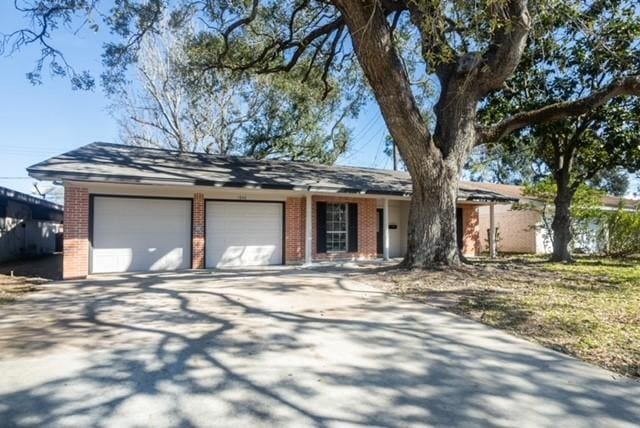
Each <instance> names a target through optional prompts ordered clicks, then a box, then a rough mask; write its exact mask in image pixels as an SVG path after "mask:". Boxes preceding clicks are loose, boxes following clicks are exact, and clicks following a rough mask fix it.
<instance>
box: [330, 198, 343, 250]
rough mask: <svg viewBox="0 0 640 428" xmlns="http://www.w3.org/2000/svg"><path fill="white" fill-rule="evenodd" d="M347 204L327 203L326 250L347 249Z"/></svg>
mask: <svg viewBox="0 0 640 428" xmlns="http://www.w3.org/2000/svg"><path fill="white" fill-rule="evenodd" d="M347 231H348V228H347V204H327V252H340V251H347V236H348V232H347Z"/></svg>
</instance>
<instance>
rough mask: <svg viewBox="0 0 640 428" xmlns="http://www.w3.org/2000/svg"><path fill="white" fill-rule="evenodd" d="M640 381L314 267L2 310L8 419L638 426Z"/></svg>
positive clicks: (118, 285)
mask: <svg viewBox="0 0 640 428" xmlns="http://www.w3.org/2000/svg"><path fill="white" fill-rule="evenodd" d="M637 424H640V383H638V382H635V381H631V380H628V379H621V378H618V377H617V376H616V375H614V374H612V373H610V372H607V371H605V370H600V369H598V368H596V367H593V366H590V365H588V364H584V363H582V362H579V361H577V360H575V359H573V358H570V357H567V356H564V355H562V354H559V353H556V352H553V351H550V350H547V349H544V348H542V347H540V346H537V345H534V344H531V343H528V342H526V341H523V340H520V339H517V338H514V337H512V336H510V335H508V334H506V333H503V332H501V331H498V330H494V329H491V328H489V327H486V326H483V325H481V324H478V323H475V322H472V321H469V320H466V319H464V318H461V317H458V316H455V315H452V314H449V313H446V312H443V311H441V310H438V309H435V308H432V307H429V306H426V305H423V304H419V303H414V302H410V301H404V300H400V299H398V298H395V297H391V296H388V295H386V294H383V293H381V292H380V291H378V290H377V289H374V288H372V287H370V286H367V285H364V284H361V283H358V282H356V281H355V280H353V279H350V278H349V276H348V275H346V274H340V273H337V272H333V273H331V272H329V273H327V272H314V271H304V270H286V269H284V270H275V271H253V272H219V273H215V274H212V273H208V272H201V273H192V272H190V273H172V274H158V275H128V276H117V277H116V276H114V277H100V278H98V279H93V280H89V281H83V282H62V283H52V284H49V285H47V286H46V287H45V290H44V291H42V292H38V293H35V294H32V295H30V296H29V297H27V298H26V299H24V300H22V301H20V302H18V303H15V304H12V305H8V306H2V307H0V426H2V427H7V426H47V427H51V426H69V427H72V426H73V427H78V426H86V427H89V426H98V427H102V426H109V427H134V426H153V427H164V426H173V427H175V426H180V427H190V426H296V427H301V426H433V425H437V426H518V427H526V426H553V427H558V426H570V427H580V426H585V427H586V426H594V427H595V426H600V427H602V426H607V427H615V426H621V427H622V426H629V427H631V426H636V425H637Z"/></svg>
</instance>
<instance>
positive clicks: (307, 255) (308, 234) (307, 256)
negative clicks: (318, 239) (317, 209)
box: [304, 193, 313, 265]
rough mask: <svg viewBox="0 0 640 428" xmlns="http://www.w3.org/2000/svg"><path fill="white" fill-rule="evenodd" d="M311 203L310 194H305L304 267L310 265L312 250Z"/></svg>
mask: <svg viewBox="0 0 640 428" xmlns="http://www.w3.org/2000/svg"><path fill="white" fill-rule="evenodd" d="M312 207H313V204H312V201H311V193H307V207H306V215H305V217H306V219H305V222H304V225H305V230H304V236H305V241H304V242H305V245H304V263H305V264H306V265H310V264H311V261H312V260H311V258H312V254H313V252H312V248H313V231H312V224H311V223H312V215H311V211H312Z"/></svg>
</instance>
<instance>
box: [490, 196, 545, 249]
mask: <svg viewBox="0 0 640 428" xmlns="http://www.w3.org/2000/svg"><path fill="white" fill-rule="evenodd" d="M539 222H540V214H539V213H538V212H536V211H533V210H513V209H512V208H511V205H496V206H495V224H496V228H497V232H498V242H497V246H498V252H499V253H500V252H502V253H535V252H536V230H535V225H536V224H538V223H539ZM479 223H480V248H481V251H489V243H488V237H489V234H488V230H489V223H490V221H489V207H488V206H483V207H480V222H479Z"/></svg>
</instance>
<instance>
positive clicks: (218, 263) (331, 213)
mask: <svg viewBox="0 0 640 428" xmlns="http://www.w3.org/2000/svg"><path fill="white" fill-rule="evenodd" d="M28 171H29V174H30V175H31V176H32V177H34V178H37V179H42V180H51V181H60V182H63V183H64V186H65V240H64V269H63V271H64V273H63V276H64V278H81V277H85V276H86V275H88V274H91V273H106V272H126V271H157V270H171V269H184V268H193V269H202V268H216V267H233V266H254V265H270V264H273V265H277V264H295V263H310V262H311V261H314V260H315V261H319V260H334V259H372V258H376V257H382V256H384V257H385V258H389V257H401V256H403V255H404V253H405V251H406V246H407V244H406V242H407V223H408V209H409V200H410V194H411V179H410V177H409V175H408V174H407V173H404V172H394V171H386V170H376V169H365V168H349V167H339V166H326V165H318V164H311V163H305V162H288V161H270V160H262V161H258V160H252V159H248V158H242V157H233V156H228V157H225V156H210V155H205V154H201V153H182V154H180V153H178V152H174V151H168V150H160V149H150V148H140V147H131V146H123V145H116V144H107V143H94V144H89V145H87V146H84V147H81V148H79V149H77V150H73V151H71V152H68V153H65V154H63V155H60V156H56V157H54V158H51V159H49V160H47V161H44V162H41V163H39V164H37V165H33V166H31V167H30V168H28ZM514 201H515V199H513V198H511V197H508V196H505V195H502V194H500V193H499V192H493V191H486V190H482V189H479V188H478V187H477V186H475V184H469V183H462V184H461V186H460V191H459V200H458V210H457V214H458V225H459V228H458V236H457V239H458V245H459V246H460V247H461V248H462V251H463V253H464V254H466V255H476V254H478V253H479V251H480V239H479V238H480V237H479V228H478V207H479V206H481V205H483V204H487V203H511V202H514Z"/></svg>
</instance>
